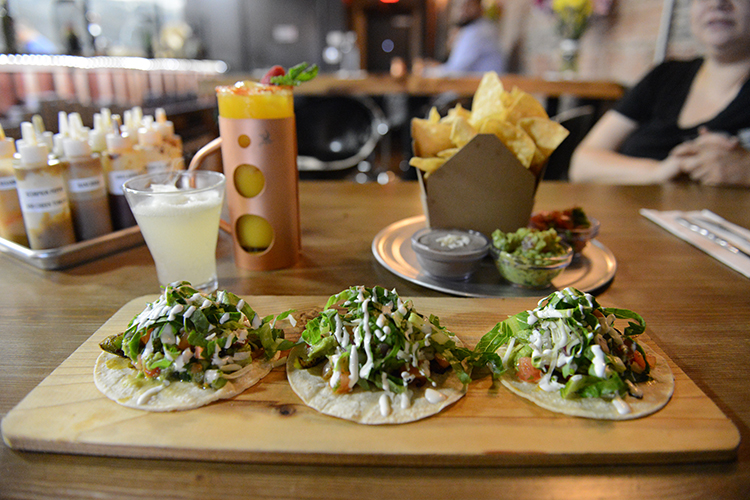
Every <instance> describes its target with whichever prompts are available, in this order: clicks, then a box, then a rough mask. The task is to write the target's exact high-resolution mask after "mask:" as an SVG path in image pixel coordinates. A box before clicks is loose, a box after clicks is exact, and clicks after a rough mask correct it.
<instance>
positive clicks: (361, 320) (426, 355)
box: [300, 286, 471, 394]
mask: <svg viewBox="0 0 750 500" xmlns="http://www.w3.org/2000/svg"><path fill="white" fill-rule="evenodd" d="M301 338H302V340H303V341H304V342H305V343H306V344H307V345H308V349H307V353H306V356H305V357H304V358H303V359H301V360H300V362H301V364H302V365H303V366H304V367H310V366H314V365H315V364H317V363H321V362H328V363H330V366H331V369H332V370H333V371H335V372H337V375H336V377H337V378H336V379H335V380H338V377H339V375H340V374H342V373H344V374H346V376H347V378H348V380H352V379H354V380H356V382H354V384H356V385H357V386H359V387H360V388H362V389H363V390H372V389H374V388H377V389H380V390H386V391H390V392H393V393H397V394H398V393H402V392H404V391H405V390H407V389H408V387H409V384H411V383H412V382H414V380H415V379H421V380H425V381H426V382H427V383H431V382H433V376H432V375H433V374H432V371H433V370H435V369H439V368H438V367H437V366H436V365H435V362H436V360H440V361H441V362H442V363H443V364H444V365H446V366H445V367H444V368H445V369H453V370H454V372H455V373H456V375H457V376H458V377H459V379H460V380H461V381H462V382H463V383H464V384H468V383H469V382H470V380H471V378H470V375H469V372H468V371H467V368H466V366H465V363H464V361H465V360H466V359H468V358H469V357H470V355H471V351H470V350H468V349H466V348H464V347H461V346H459V345H458V344H457V343H456V337H455V335H454V334H453V333H451V332H449V331H448V330H447V329H446V328H444V327H443V326H441V325H440V321H439V319H438V318H437V317H436V316H434V315H432V316H429V317H427V316H424V315H422V314H420V313H419V312H417V311H416V310H415V309H414V305H413V303H412V302H411V301H410V300H404V299H402V298H400V297H399V296H398V294H397V293H396V292H395V291H388V290H386V289H384V288H382V287H377V286H376V287H373V288H367V287H364V286H360V287H351V288H348V289H346V290H343V291H341V292H339V293H337V294H335V295H333V296H331V297H330V298H329V299H328V302H327V303H326V308H325V310H324V311H323V312H322V313H320V314H319V315H318V316H317V317H316V318H314V319H312V320H311V321H309V322H308V323H307V325H306V326H305V330H304V331H303V332H302V335H301ZM354 355H356V357H357V360H356V361H357V363H356V368H355V370H356V373H350V368H351V367H350V360H351V359H352V356H354Z"/></svg>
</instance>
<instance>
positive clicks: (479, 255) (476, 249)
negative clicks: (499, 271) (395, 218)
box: [411, 228, 490, 280]
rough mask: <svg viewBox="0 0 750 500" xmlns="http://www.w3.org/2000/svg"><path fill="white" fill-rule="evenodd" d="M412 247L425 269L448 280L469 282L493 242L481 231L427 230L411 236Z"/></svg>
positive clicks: (421, 230) (430, 273)
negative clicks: (466, 280) (467, 280)
mask: <svg viewBox="0 0 750 500" xmlns="http://www.w3.org/2000/svg"><path fill="white" fill-rule="evenodd" d="M411 247H412V248H413V249H414V253H415V254H416V255H417V262H418V263H419V265H420V266H421V268H422V270H423V271H424V272H425V273H427V274H429V275H430V276H432V277H435V278H440V279H446V280H465V279H468V278H469V277H470V276H471V275H472V274H473V273H474V272H475V271H476V270H477V269H478V268H479V265H480V263H481V261H482V259H483V258H484V257H485V256H486V255H487V252H488V251H489V248H490V240H489V238H487V237H486V236H485V235H483V234H482V233H480V232H478V231H471V230H463V229H431V228H424V229H420V230H419V231H417V232H416V233H414V234H413V235H412V237H411Z"/></svg>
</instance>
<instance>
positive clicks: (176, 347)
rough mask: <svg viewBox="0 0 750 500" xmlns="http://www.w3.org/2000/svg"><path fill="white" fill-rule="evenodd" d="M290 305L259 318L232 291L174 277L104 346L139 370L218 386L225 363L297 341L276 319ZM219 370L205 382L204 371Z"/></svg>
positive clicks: (270, 354) (269, 354)
mask: <svg viewBox="0 0 750 500" xmlns="http://www.w3.org/2000/svg"><path fill="white" fill-rule="evenodd" d="M290 313H291V311H287V312H284V313H282V314H280V315H278V316H267V317H265V318H260V317H259V316H258V314H257V313H256V312H255V311H254V310H253V309H252V307H250V305H249V304H247V303H245V301H244V300H242V299H241V298H240V297H238V296H237V295H235V294H233V293H231V292H228V291H218V292H214V293H211V294H202V293H200V292H198V290H196V289H195V288H193V287H192V285H190V283H188V282H175V283H172V284H170V285H167V286H166V287H165V288H164V292H163V293H162V295H161V296H160V297H159V298H158V299H157V300H156V301H155V302H153V303H150V304H148V305H147V306H146V308H145V309H144V310H143V311H142V312H141V313H140V314H138V315H137V316H136V317H134V318H133V319H132V320H131V321H130V323H129V324H128V327H127V329H126V330H125V331H124V332H122V333H120V334H118V335H116V336H113V338H109V339H107V340H105V342H102V344H100V345H101V346H102V349H104V350H107V351H108V352H111V353H113V354H117V355H119V356H122V357H126V358H128V359H130V361H131V363H132V365H133V366H134V367H135V368H136V369H137V370H139V372H140V374H141V375H142V376H145V377H149V378H159V379H163V380H188V381H193V382H195V383H198V384H201V385H210V386H211V387H213V388H215V389H218V388H220V387H221V386H223V385H224V384H225V383H226V379H224V378H223V377H222V376H221V375H222V374H223V373H224V372H222V367H223V366H224V365H228V364H231V365H234V366H237V365H238V366H240V367H244V366H247V365H249V364H250V363H252V362H253V355H249V356H248V355H247V351H250V353H258V355H260V353H262V355H263V356H265V358H266V359H271V358H273V357H274V356H275V355H276V353H277V352H278V351H283V350H287V349H290V348H292V347H294V346H295V345H296V343H294V342H291V341H289V340H286V339H284V331H283V330H282V329H280V328H276V327H275V326H274V325H275V324H276V322H278V321H281V320H284V319H286V318H288V316H289V314H290ZM207 370H217V371H218V373H219V376H218V377H216V378H215V380H213V381H212V382H211V383H210V384H206V383H205V376H204V375H205V372H206V371H207Z"/></svg>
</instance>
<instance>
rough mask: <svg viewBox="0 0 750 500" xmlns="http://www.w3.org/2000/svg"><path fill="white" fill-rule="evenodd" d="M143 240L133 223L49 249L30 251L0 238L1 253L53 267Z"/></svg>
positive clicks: (122, 247)
mask: <svg viewBox="0 0 750 500" xmlns="http://www.w3.org/2000/svg"><path fill="white" fill-rule="evenodd" d="M143 243H144V241H143V235H141V230H140V228H139V227H138V226H133V227H129V228H126V229H121V230H119V231H114V232H112V233H109V234H106V235H104V236H99V237H98V238H92V239H90V240H86V241H79V242H78V243H74V244H72V245H65V246H64V247H59V248H50V249H46V250H31V249H30V248H27V247H25V246H23V245H19V244H17V243H14V242H12V241H9V240H6V239H4V238H0V252H2V253H3V254H5V255H9V256H11V257H15V258H16V259H19V260H21V261H23V262H26V263H27V264H30V265H32V266H34V267H37V268H39V269H47V270H54V269H65V268H67V267H73V266H77V265H79V264H83V263H84V262H88V261H91V260H96V259H99V258H101V257H104V256H105V255H111V254H113V253H117V252H120V251H122V250H126V249H128V248H133V247H136V246H138V245H142V244H143Z"/></svg>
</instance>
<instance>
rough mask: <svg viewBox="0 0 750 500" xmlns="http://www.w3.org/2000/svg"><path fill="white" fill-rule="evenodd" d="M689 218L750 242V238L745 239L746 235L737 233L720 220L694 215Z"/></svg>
mask: <svg viewBox="0 0 750 500" xmlns="http://www.w3.org/2000/svg"><path fill="white" fill-rule="evenodd" d="M691 219H692V220H693V221H697V222H700V223H701V224H706V225H708V226H710V227H715V228H718V229H721V230H722V231H726V232H727V233H729V234H731V235H732V236H734V237H736V238H737V239H740V240H742V241H745V242H747V243H748V244H750V240H749V239H747V237H745V236H743V235H741V234H740V233H738V232H737V231H735V230H734V229H733V228H731V227H729V226H728V225H726V224H722V223H720V222H716V221H713V220H709V219H706V218H704V217H702V216H701V217H698V216H694V217H691Z"/></svg>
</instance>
